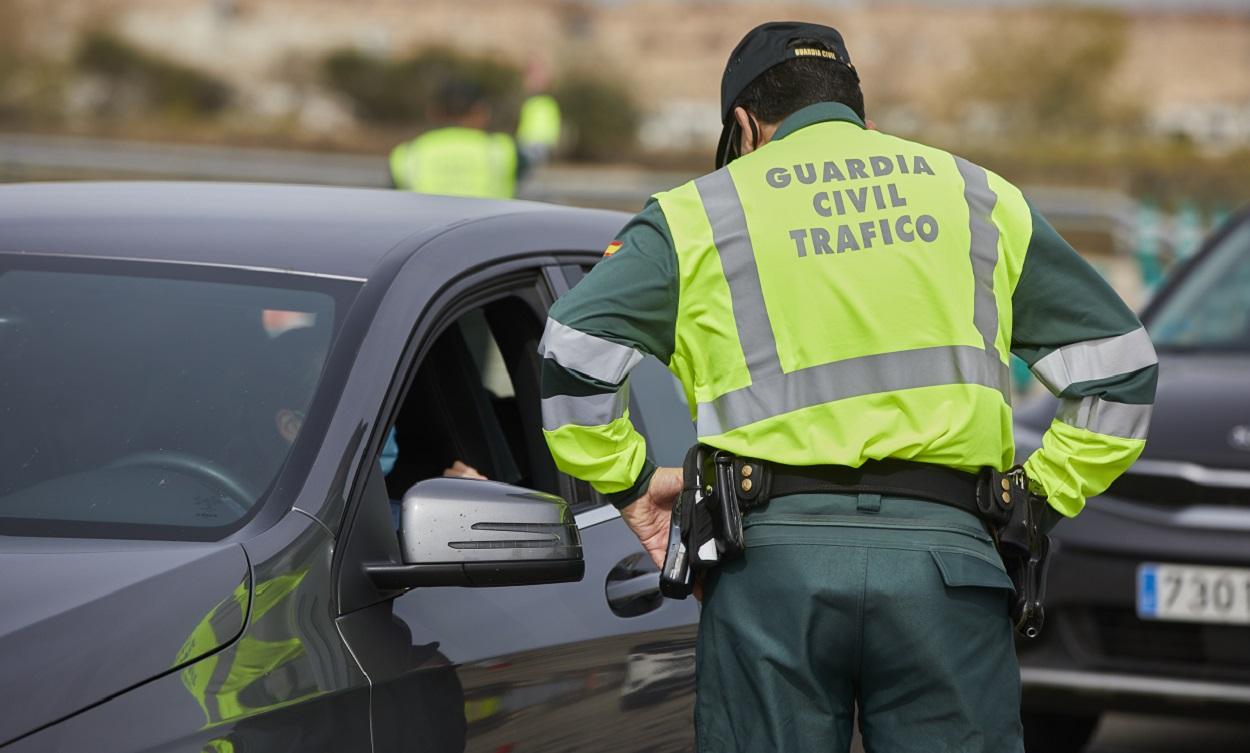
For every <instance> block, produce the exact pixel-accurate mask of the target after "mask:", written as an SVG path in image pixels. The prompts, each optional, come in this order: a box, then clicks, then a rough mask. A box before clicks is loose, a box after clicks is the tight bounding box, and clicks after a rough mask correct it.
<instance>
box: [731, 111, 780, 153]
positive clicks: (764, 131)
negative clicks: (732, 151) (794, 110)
mask: <svg viewBox="0 0 1250 753" xmlns="http://www.w3.org/2000/svg"><path fill="white" fill-rule="evenodd" d="M734 120H736V121H737V122H738V146H739V148H738V154H739V156H741V155H744V154H750V153H751V152H753V151H755V150H756V149H759V148H760V147H761V146H764V145H765V144H767V143H768V142H769V141H771V140H772V138H773V134H774V133H776V132H777V125H778V124H777V123H763V122H760V121H759V120H756V118H755V116H754V115H752V114H751V113H749V112H747V111H746V110H745V109H743V108H741V107H735V108H734Z"/></svg>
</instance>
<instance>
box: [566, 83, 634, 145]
mask: <svg viewBox="0 0 1250 753" xmlns="http://www.w3.org/2000/svg"><path fill="white" fill-rule="evenodd" d="M554 95H555V98H556V100H557V101H558V102H559V103H560V109H561V111H562V113H563V115H564V123H565V126H566V127H567V128H568V130H569V131H570V132H571V134H572V139H571V144H572V146H571V149H570V151H569V156H570V157H571V158H572V159H575V160H588V161H609V160H628V159H632V158H633V157H634V155H633V154H631V151H632V149H633V147H634V143H635V139H636V137H637V134H638V125H639V123H640V121H641V120H642V114H641V112H640V111H639V109H638V105H637V104H636V103H635V101H634V98H633V95H632V94H631V93H630V90H629V89H628V88H627V87H626V86H625V85H624V84H623V83H621V82H620V81H619V80H616V79H610V78H607V77H605V76H602V75H597V74H592V73H589V72H586V71H573V72H571V73H568V74H566V75H565V76H564V78H563V79H562V80H561V81H560V82H559V84H557V86H556V88H555V92H554Z"/></svg>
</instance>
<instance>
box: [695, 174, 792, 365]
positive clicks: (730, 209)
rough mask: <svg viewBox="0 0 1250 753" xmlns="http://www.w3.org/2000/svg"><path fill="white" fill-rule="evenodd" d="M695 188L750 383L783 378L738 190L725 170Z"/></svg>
mask: <svg viewBox="0 0 1250 753" xmlns="http://www.w3.org/2000/svg"><path fill="white" fill-rule="evenodd" d="M694 186H695V189H696V190H698V192H699V198H700V200H702V202H703V211H704V212H706V213H707V218H708V222H709V223H710V224H711V226H712V242H713V243H714V244H716V253H717V255H719V256H720V263H721V269H722V270H723V271H724V274H725V280H726V281H727V282H728V283H729V294H730V295H729V297H730V300H731V302H732V305H733V314H734V324H735V326H737V328H738V342H739V343H740V344H741V345H742V355H743V357H744V358H745V359H746V364H747V371H748V373H750V375H751V381H752V382H757V381H759V380H761V379H767V378H768V377H773V376H776V375H778V374H780V373H781V360H780V359H779V358H778V357H777V338H776V337H775V336H774V335H773V329H772V324H771V323H770V322H769V320H768V307H767V306H766V305H765V304H764V289H763V286H762V284H761V283H760V271H759V267H758V266H757V265H756V263H755V249H754V247H753V246H752V245H751V235H750V233H748V232H747V218H746V214H745V212H744V211H743V209H742V200H741V199H740V198H739V196H738V188H737V187H736V186H735V185H734V182H733V177H732V176H731V175H730V174H729V170H727V169H725V168H721V169H720V170H717V171H716V172H714V173H709V174H707V175H704V176H703V177H702V178H699V179H697V180H695V182H694Z"/></svg>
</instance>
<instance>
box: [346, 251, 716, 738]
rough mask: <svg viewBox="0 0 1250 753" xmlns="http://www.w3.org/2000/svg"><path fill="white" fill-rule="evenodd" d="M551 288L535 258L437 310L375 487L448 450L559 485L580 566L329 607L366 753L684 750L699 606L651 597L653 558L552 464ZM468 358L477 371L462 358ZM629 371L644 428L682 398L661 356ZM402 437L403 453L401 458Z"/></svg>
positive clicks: (553, 279)
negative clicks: (541, 384) (388, 461)
mask: <svg viewBox="0 0 1250 753" xmlns="http://www.w3.org/2000/svg"><path fill="white" fill-rule="evenodd" d="M567 288H568V276H567V275H566V274H565V273H564V270H560V269H558V268H551V267H549V268H547V269H545V270H544V269H541V268H540V267H539V266H537V265H535V266H534V267H533V268H532V269H530V270H527V271H524V272H522V273H517V272H515V271H512V272H509V273H508V275H506V276H501V278H500V279H495V280H485V281H483V282H482V283H481V285H480V286H479V289H478V290H477V291H474V292H473V294H470V295H466V296H462V297H460V299H459V300H458V302H457V304H456V308H455V309H454V310H448V311H445V312H441V313H440V314H439V315H440V316H443V317H445V318H446V319H447V320H448V322H449V323H448V325H447V326H446V327H444V328H443V329H442V330H441V331H439V332H437V333H436V334H435V335H434V338H435V342H434V343H433V344H432V345H431V349H430V353H431V354H435V355H436V357H434V358H431V357H429V356H427V357H426V358H424V359H422V362H420V363H414V364H413V365H412V366H411V369H412V374H411V376H410V382H411V384H412V387H411V388H410V389H409V391H408V395H407V398H406V399H405V400H404V402H403V404H402V406H401V407H400V408H399V410H398V412H397V419H396V422H395V423H396V429H397V437H398V445H399V448H400V450H399V460H398V461H397V464H396V467H395V469H394V470H392V472H391V474H390V476H388V478H387V485H388V486H390V487H391V489H390V495H391V496H398V495H401V494H402V490H403V488H406V487H407V485H408V484H410V483H412V482H415V481H418V480H420V478H422V477H429V476H430V475H433V474H437V473H438V472H439V469H441V468H444V467H447V466H449V465H451V464H452V463H453V462H454V461H456V460H459V461H461V462H464V463H466V464H468V465H471V466H473V467H474V468H475V469H477V470H479V471H481V472H482V473H484V474H485V475H487V476H490V477H492V478H497V479H499V480H504V481H508V482H511V483H516V484H518V485H522V486H529V487H531V488H539V489H541V490H544V491H555V492H558V493H561V494H562V496H564V497H565V498H566V499H567V500H568V501H569V502H570V503H571V505H572V506H573V511H574V512H575V514H576V519H577V522H578V526H579V529H580V532H581V536H582V544H583V552H584V556H585V564H586V572H585V576H584V577H583V579H582V580H581V581H580V582H578V583H563V584H551V585H534V586H516V587H502V588H483V589H467V588H421V589H414V590H411V591H408V592H406V593H404V594H402V595H400V596H398V597H397V598H395V599H394V600H393V601H384V602H380V603H378V604H376V605H373V606H371V607H368V608H366V609H362V610H359V611H358V612H356V613H353V614H352V615H349V616H348V617H345V618H343V619H341V620H340V626H341V628H342V629H343V630H344V635H345V637H346V639H347V640H348V642H349V644H350V645H352V646H353V650H354V651H356V654H357V658H358V659H359V660H360V661H361V664H362V666H363V667H364V669H365V671H366V673H368V674H369V676H370V680H371V682H372V684H373V689H374V690H373V711H374V714H373V734H374V747H375V749H376V750H403V749H419V750H423V751H425V750H431V751H440V750H462V749H464V750H469V751H501V750H507V751H524V750H543V751H562V750H567V751H583V750H595V751H634V750H675V751H676V750H689V749H691V748H692V747H693V724H692V706H693V686H694V682H693V681H694V639H695V633H696V626H697V622H698V607H697V605H696V604H695V602H694V601H693V600H688V601H683V602H678V601H672V600H665V599H663V598H662V597H661V596H660V594H659V589H658V586H659V576H658V571H657V570H656V568H655V566H654V565H653V564H652V563H651V562H650V560H649V558H648V557H647V556H646V554H645V553H644V552H643V550H642V548H641V546H640V545H639V543H638V540H637V538H636V537H635V536H634V535H633V534H632V532H631V531H630V530H629V529H628V527H627V526H626V525H625V523H624V522H623V521H622V520H621V518H620V516H619V514H617V512H616V510H615V509H614V508H612V507H611V506H610V505H606V504H604V502H603V500H602V499H601V498H599V497H598V495H596V494H594V493H593V492H592V491H591V490H590V489H589V487H588V486H587V485H585V484H582V483H579V482H575V481H574V480H573V479H570V478H568V477H567V476H563V475H562V474H558V473H557V472H556V471H555V469H554V465H553V464H552V463H551V459H550V455H549V453H547V451H546V447H545V445H544V444H543V443H542V439H541V415H540V403H539V394H538V370H539V367H540V365H541V364H540V360H539V357H538V356H537V352H536V347H537V343H538V339H539V337H540V336H541V333H542V324H543V321H544V319H545V311H546V307H547V306H548V305H549V304H550V303H551V301H553V300H554V298H555V296H556V295H558V294H559V293H560V292H562V291H563V290H566V289H567ZM473 368H476V369H477V370H478V373H477V374H476V375H475V374H472V373H470V372H469V371H466V369H469V370H471V369H473ZM639 374H640V375H641V378H640V379H639V382H640V383H641V386H642V389H641V390H638V388H637V387H636V388H635V392H634V394H635V398H634V401H635V402H634V415H636V416H638V417H639V428H640V430H642V431H644V433H646V432H647V430H648V427H647V424H648V419H649V418H650V417H652V416H660V415H662V414H664V413H668V414H670V415H671V414H673V413H678V414H680V413H681V412H683V411H685V408H684V406H682V405H681V404H680V402H679V399H678V394H677V391H676V390H675V389H674V388H673V382H672V378H671V377H670V376H669V375H668V374H667V371H666V370H664V367H663V366H661V365H660V364H658V363H652V364H648V365H646V366H642V367H640V371H639ZM475 380H476V382H477V384H470V383H472V382H474V381H475ZM449 418H450V420H448V419H449ZM657 423H658V419H657ZM449 426H450V427H451V428H450V429H449V428H448V427H449ZM679 428H680V427H679ZM684 429H685V432H686V433H687V435H688V436H686V437H665V438H663V439H658V438H657V440H656V443H655V444H656V447H661V448H668V447H678V446H682V447H683V448H684V446H685V445H688V444H689V442H691V441H693V429H692V428H691V427H690V425H689V423H688V422H687V423H685V427H684ZM476 430H480V431H478V432H477V433H478V434H481V435H482V436H474V434H475V431H476ZM492 433H495V434H497V435H501V436H502V440H500V439H499V436H496V437H495V438H494V439H493V440H492V439H490V437H489V435H490V434H492ZM414 448H417V449H416V451H417V452H418V453H420V455H419V457H418V458H417V459H416V460H415V461H414V460H412V459H411V457H410V458H409V460H408V462H405V452H412V451H414ZM440 452H441V453H442V454H439V453H440ZM669 455H671V452H670V453H669ZM657 460H659V461H660V462H667V463H670V464H671V463H672V462H673V461H672V458H671V457H669V456H665V457H657ZM544 464H545V465H544ZM368 496H369V495H366V497H368ZM374 497H375V498H376V497H377V494H375V495H374ZM369 502H370V500H369V499H368V498H366V499H365V500H363V501H362V504H367V503H369ZM377 504H383V503H381V502H377ZM349 545H350V544H349ZM396 657H401V658H399V659H398V660H397V659H396Z"/></svg>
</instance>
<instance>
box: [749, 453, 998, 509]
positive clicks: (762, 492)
mask: <svg viewBox="0 0 1250 753" xmlns="http://www.w3.org/2000/svg"><path fill="white" fill-rule="evenodd" d="M764 465H766V466H767V469H768V471H769V472H768V473H766V474H759V475H760V476H766V477H769V478H767V481H766V482H765V483H763V484H754V483H753V484H749V485H747V486H748V487H749V488H748V489H747V490H744V489H742V488H741V486H740V487H739V489H738V498H739V500H740V501H741V502H742V503H743V504H742V506H743V507H744V508H745V509H751V508H752V507H755V506H756V505H755V504H753V503H754V502H755V501H756V500H757V499H758V501H759V503H763V502H764V501H765V500H767V499H776V498H777V497H784V496H786V495H788V494H812V493H833V494H883V495H885V494H889V495H893V496H900V497H917V498H919V499H924V500H929V501H932V502H938V503H941V504H944V505H949V506H951V507H957V508H959V509H960V510H963V511H964V512H968V513H971V514H973V515H975V516H977V517H978V518H983V517H984V515H983V513H982V511H981V509H980V507H979V506H978V505H977V483H978V476H977V474H975V473H968V472H966V471H959V470H956V469H954V468H946V467H944V466H940V465H933V464H930V463H917V462H915V461H911V460H896V459H886V460H869V461H866V462H865V463H864V464H863V465H861V466H860V467H858V468H851V467H849V466H844V465H813V466H801V465H781V464H780V463H766V464H765V463H762V462H761V461H757V460H751V459H749V458H739V459H737V461H736V462H735V471H736V472H737V474H736V475H738V476H739V478H750V477H751V476H756V474H757V473H758V471H757V470H755V469H751V470H746V468H747V466H755V467H756V468H759V466H764ZM744 470H745V474H744V473H743V471H744ZM759 470H763V468H759ZM758 477H759V476H757V478H758ZM752 492H755V493H752Z"/></svg>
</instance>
